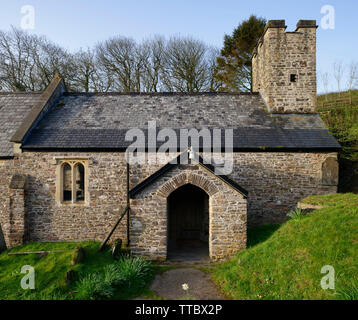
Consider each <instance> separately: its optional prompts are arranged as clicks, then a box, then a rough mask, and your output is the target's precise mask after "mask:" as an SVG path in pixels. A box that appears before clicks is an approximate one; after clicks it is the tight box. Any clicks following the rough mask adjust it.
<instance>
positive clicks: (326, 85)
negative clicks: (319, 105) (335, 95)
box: [319, 72, 330, 94]
mask: <svg viewBox="0 0 358 320" xmlns="http://www.w3.org/2000/svg"><path fill="white" fill-rule="evenodd" d="M319 75H320V79H321V82H322V85H323V88H324V92H325V93H326V94H327V93H328V91H329V78H330V75H329V73H328V72H320V73H319Z"/></svg>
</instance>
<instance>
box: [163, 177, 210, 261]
mask: <svg viewBox="0 0 358 320" xmlns="http://www.w3.org/2000/svg"><path fill="white" fill-rule="evenodd" d="M168 259H169V260H178V261H181V260H207V259H209V196H208V195H207V193H206V192H205V191H203V190H202V189H200V188H199V187H196V186H194V185H192V184H186V185H184V186H182V187H180V188H178V189H177V190H175V191H173V192H172V193H171V194H170V195H169V197H168Z"/></svg>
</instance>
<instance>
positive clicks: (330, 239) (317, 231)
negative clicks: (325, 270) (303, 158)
mask: <svg viewBox="0 0 358 320" xmlns="http://www.w3.org/2000/svg"><path fill="white" fill-rule="evenodd" d="M325 200H327V201H326V202H325ZM357 200H358V195H353V194H347V195H341V194H338V195H328V196H316V197H310V198H309V202H310V203H315V204H323V205H324V206H325V208H323V209H320V210H315V211H313V212H311V213H308V214H306V215H304V216H303V217H302V218H301V219H299V220H289V221H287V222H286V223H284V224H283V225H281V226H280V227H279V228H277V227H276V228H274V227H272V228H270V227H269V226H265V227H260V228H255V229H251V230H249V233H248V237H249V239H248V242H249V243H251V246H250V247H249V248H248V249H247V250H245V251H242V252H240V253H239V254H238V255H237V257H236V258H234V259H231V260H229V261H226V262H223V263H221V264H219V265H217V266H216V267H215V268H214V270H212V271H211V272H212V274H213V279H214V281H215V282H216V283H217V284H218V285H220V286H221V288H222V290H223V291H224V292H225V293H226V294H227V295H229V296H231V297H232V298H234V299H258V300H261V299H265V300H271V299H285V300H286V299H297V300H302V299H357V295H356V293H357V291H356V288H357V286H358V278H357V274H358V264H357V261H358V246H357V239H358V206H357ZM253 235H256V240H255V241H254V242H251V240H250V237H252V236H253ZM260 238H261V239H262V242H261V243H258V242H257V239H260ZM252 244H253V245H252ZM325 265H331V266H333V267H334V269H335V272H336V281H335V285H336V290H329V289H328V290H324V289H322V287H321V285H320V281H321V279H322V277H323V274H321V268H322V267H323V266H325Z"/></svg>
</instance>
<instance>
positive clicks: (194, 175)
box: [131, 164, 247, 260]
mask: <svg viewBox="0 0 358 320" xmlns="http://www.w3.org/2000/svg"><path fill="white" fill-rule="evenodd" d="M188 183H190V184H193V185H195V186H197V187H199V188H201V189H202V190H204V191H205V192H206V193H207V194H208V196H209V256H210V258H211V259H212V260H218V259H222V258H224V257H228V256H231V255H233V254H234V253H236V252H238V251H240V250H242V249H244V248H245V247H246V225H247V224H246V206H247V205H246V199H245V198H244V196H243V195H242V194H240V193H239V192H238V191H236V190H234V189H233V188H232V187H230V186H229V185H228V184H226V183H225V182H223V181H222V180H220V179H218V177H216V176H215V175H214V174H212V173H210V172H208V171H207V170H206V169H205V168H203V167H202V166H201V165H198V164H196V165H195V164H192V165H180V166H177V167H176V168H175V169H173V170H171V171H169V172H167V173H166V174H164V175H163V176H162V177H161V178H160V179H158V180H157V181H155V183H153V184H152V185H150V186H149V187H148V188H146V189H145V190H144V191H141V192H140V193H139V194H138V195H136V196H135V200H132V203H131V209H132V220H133V226H132V239H131V241H132V245H133V252H134V253H135V254H139V255H144V256H149V257H152V256H155V257H156V258H157V259H161V260H165V259H166V256H167V215H168V212H167V199H168V196H169V195H170V194H171V193H172V192H173V191H174V190H177V189H178V188H180V187H181V186H183V185H185V184H188Z"/></svg>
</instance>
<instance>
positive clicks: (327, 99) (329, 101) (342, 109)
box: [317, 91, 358, 161]
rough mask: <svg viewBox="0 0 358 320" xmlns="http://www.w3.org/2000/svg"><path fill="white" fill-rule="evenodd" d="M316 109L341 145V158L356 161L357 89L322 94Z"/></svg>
mask: <svg viewBox="0 0 358 320" xmlns="http://www.w3.org/2000/svg"><path fill="white" fill-rule="evenodd" d="M318 105H319V106H320V107H319V108H318V109H317V111H318V113H319V114H320V116H321V118H322V119H323V121H324V122H325V124H326V125H327V126H328V128H329V130H330V132H331V133H332V134H333V135H334V136H335V137H336V139H337V140H338V141H339V143H340V144H341V145H342V152H341V155H342V156H343V158H345V159H348V160H352V161H358V91H349V92H340V93H336V94H333V93H331V94H328V95H322V96H320V97H319V98H318Z"/></svg>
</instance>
